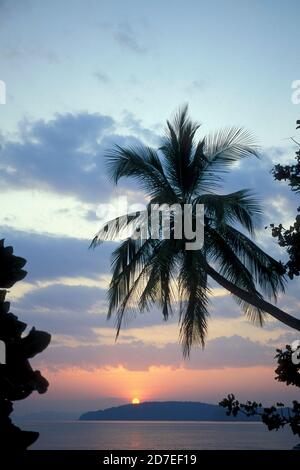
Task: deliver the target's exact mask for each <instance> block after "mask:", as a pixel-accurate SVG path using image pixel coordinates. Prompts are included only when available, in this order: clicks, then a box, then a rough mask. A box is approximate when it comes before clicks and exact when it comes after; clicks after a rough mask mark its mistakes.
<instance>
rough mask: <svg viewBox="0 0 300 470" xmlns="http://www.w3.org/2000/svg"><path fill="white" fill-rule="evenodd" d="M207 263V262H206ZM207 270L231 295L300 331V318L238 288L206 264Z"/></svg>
mask: <svg viewBox="0 0 300 470" xmlns="http://www.w3.org/2000/svg"><path fill="white" fill-rule="evenodd" d="M204 262H205V261H204ZM205 270H206V272H207V274H208V275H209V276H210V277H212V278H213V279H214V280H215V281H216V282H217V283H218V284H220V286H222V287H224V288H225V289H226V290H228V291H229V292H231V294H234V295H236V296H237V297H239V298H240V299H242V300H244V301H245V302H247V303H248V304H251V305H253V306H254V307H257V308H259V309H260V310H263V311H264V312H267V313H269V314H270V315H272V317H274V318H276V320H279V321H280V322H281V323H284V324H285V325H287V326H289V327H290V328H293V329H294V330H297V331H300V320H299V319H298V318H295V317H293V316H292V315H289V314H288V313H286V312H284V311H283V310H281V309H280V308H278V307H276V306H275V305H272V304H270V303H269V302H267V301H266V300H264V299H261V298H259V297H256V296H255V295H253V294H250V293H249V292H247V291H245V290H244V289H241V288H240V287H237V286H236V285H235V284H233V283H232V282H230V281H228V280H227V279H225V278H224V277H223V276H221V274H219V273H218V272H217V271H215V270H214V269H213V268H212V267H211V266H210V265H209V264H208V263H206V262H205Z"/></svg>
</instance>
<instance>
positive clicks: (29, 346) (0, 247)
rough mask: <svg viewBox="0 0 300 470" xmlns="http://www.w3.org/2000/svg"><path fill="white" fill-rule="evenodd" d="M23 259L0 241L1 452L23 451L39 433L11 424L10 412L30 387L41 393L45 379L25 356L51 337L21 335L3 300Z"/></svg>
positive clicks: (23, 273)
mask: <svg viewBox="0 0 300 470" xmlns="http://www.w3.org/2000/svg"><path fill="white" fill-rule="evenodd" d="M25 264H26V260H25V259H24V258H20V257H18V256H15V255H14V254H13V248H12V247H10V246H8V247H5V246H4V240H1V241H0V267H1V272H0V289H1V290H0V340H1V341H3V342H4V344H5V349H6V358H5V363H3V364H0V447H1V450H2V452H3V451H6V450H10V451H13V452H14V453H15V452H18V451H23V450H25V449H26V448H27V447H29V446H30V445H32V444H33V443H34V442H35V441H36V440H37V438H38V436H39V433H37V432H31V431H22V430H21V429H20V428H18V427H17V426H15V425H14V424H13V423H12V421H11V419H10V417H9V416H10V414H11V413H12V411H13V402H14V401H16V400H23V399H24V398H26V397H28V396H29V395H30V394H31V393H32V392H33V391H34V390H36V391H37V392H38V393H45V392H46V391H47V388H48V385H49V384H48V381H47V380H46V379H45V378H44V377H43V376H42V375H41V373H40V371H39V370H33V369H32V367H31V365H30V363H29V359H31V358H33V357H34V356H36V354H39V353H40V352H42V351H43V350H44V349H45V348H46V347H47V346H48V345H49V343H50V340H51V336H50V335H49V333H46V332H44V331H37V330H36V329H35V328H32V329H31V331H30V332H29V333H28V335H27V336H25V337H22V333H23V332H24V331H25V329H26V327H27V325H26V323H23V322H22V321H20V320H19V319H18V317H17V316H16V315H14V314H13V313H11V312H10V303H9V302H6V301H5V296H6V290H5V289H8V288H10V287H12V286H13V285H14V284H15V283H16V282H17V281H20V280H21V279H23V278H24V277H25V276H26V274H27V273H26V271H24V270H23V267H24V266H25Z"/></svg>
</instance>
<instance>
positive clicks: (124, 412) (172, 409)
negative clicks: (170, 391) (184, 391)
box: [79, 401, 259, 421]
mask: <svg viewBox="0 0 300 470" xmlns="http://www.w3.org/2000/svg"><path fill="white" fill-rule="evenodd" d="M79 420H80V421H99V420H100V421H237V419H236V418H233V417H232V416H227V415H226V412H225V410H224V408H221V407H220V406H218V405H212V404H209V403H201V402H191V401H162V402H160V401H152V402H143V403H139V404H132V403H130V404H128V405H121V406H115V407H113V408H107V409H105V410H97V411H88V412H87V413H83V414H82V415H81V416H80V417H79ZM238 420H239V421H249V418H246V417H243V416H240V417H239V419H238ZM251 421H259V419H258V418H255V417H254V418H251Z"/></svg>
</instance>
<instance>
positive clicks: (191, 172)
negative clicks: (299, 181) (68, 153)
mask: <svg viewBox="0 0 300 470" xmlns="http://www.w3.org/2000/svg"><path fill="white" fill-rule="evenodd" d="M198 128H199V126H198V125H197V124H196V123H194V122H192V121H191V119H190V118H189V116H188V108H187V106H186V107H184V108H183V109H181V110H179V112H178V113H177V114H176V115H175V117H174V120H173V122H172V123H170V122H169V121H167V129H166V135H165V137H164V138H163V141H162V145H161V147H160V148H159V149H158V150H157V151H156V150H154V149H152V148H149V147H146V146H140V147H138V148H123V147H120V146H116V147H115V148H114V149H113V150H112V151H111V152H110V153H109V154H108V156H107V164H108V171H109V174H110V176H111V178H112V180H113V181H114V183H115V184H117V183H118V181H119V180H120V179H121V178H123V177H126V178H127V177H128V178H133V179H135V180H136V181H137V182H138V183H139V184H140V186H141V188H142V189H143V190H144V191H145V194H146V195H147V196H148V199H149V206H148V207H147V210H146V211H145V214H146V217H149V213H150V212H149V208H150V204H168V205H172V204H180V206H181V207H182V206H183V204H186V203H189V204H192V206H193V207H196V204H204V207H205V218H204V222H205V224H204V244H203V247H202V248H201V249H199V250H196V251H190V250H187V249H186V248H185V242H186V240H185V239H184V238H183V239H181V240H178V239H176V238H175V237H174V223H173V224H172V223H171V237H170V239H165V238H164V237H159V238H158V239H153V238H151V237H150V236H149V237H145V238H144V239H143V240H142V239H141V238H136V237H128V238H126V239H125V240H124V241H122V242H121V243H120V244H119V246H118V248H117V249H116V250H115V251H114V252H113V255H112V279H111V283H110V286H109V291H108V298H109V311H108V318H110V317H111V316H112V315H113V314H114V313H115V315H116V326H117V336H118V334H119V331H120V328H121V326H122V323H123V320H124V317H125V314H128V313H129V312H133V313H135V312H136V311H143V310H145V309H148V310H149V309H150V307H151V306H152V305H153V304H154V303H156V304H159V305H160V307H161V310H162V314H163V317H164V319H165V320H167V319H168V318H169V316H170V315H171V314H172V312H173V310H174V308H175V307H174V306H177V305H178V310H179V323H180V340H181V342H182V346H183V353H184V355H188V354H189V352H190V349H191V346H192V345H193V344H197V343H198V344H201V345H202V346H204V343H205V336H206V332H207V320H208V316H209V313H208V304H209V293H210V290H209V284H208V278H209V277H210V278H212V279H213V280H214V281H216V282H217V283H218V284H219V285H221V286H222V287H224V288H225V289H227V290H228V291H229V292H230V293H231V294H232V295H233V297H234V298H235V300H236V301H237V302H238V303H239V304H240V305H241V307H242V308H243V310H244V311H245V313H246V314H247V316H248V317H249V318H250V319H251V320H252V321H254V322H257V323H259V324H260V325H262V324H263V322H264V319H265V315H266V312H267V313H269V314H271V315H272V316H273V317H275V318H277V319H278V320H280V321H282V322H283V323H285V324H287V325H289V326H291V327H292V328H295V329H297V330H298V331H300V320H298V319H296V318H294V317H292V316H291V315H289V314H287V313H286V312H283V311H282V310H281V309H279V308H277V307H276V306H274V305H272V304H271V303H269V302H268V301H267V300H265V299H264V295H265V296H267V297H268V298H269V299H273V300H276V296H277V293H278V292H279V291H283V290H284V282H285V281H284V270H283V267H282V264H281V263H279V262H277V261H276V260H275V259H273V258H272V257H271V256H269V255H268V254H266V253H265V252H264V251H263V250H262V249H261V248H259V247H258V246H257V245H256V244H255V243H254V242H253V240H252V239H251V237H253V235H254V233H255V228H256V226H257V222H258V219H259V216H260V214H261V208H260V205H259V203H258V201H257V200H256V199H255V197H254V196H253V194H252V193H251V191H249V190H247V189H242V190H240V191H237V192H234V193H230V194H216V193H215V192H214V191H215V190H216V189H218V187H219V186H220V183H221V181H222V176H223V175H224V173H226V172H227V171H228V170H229V169H230V166H231V165H232V164H233V163H235V162H238V161H239V160H240V159H242V158H245V157H248V156H257V147H256V145H255V143H254V140H253V138H252V136H251V135H250V134H249V133H248V132H247V131H245V130H244V129H242V128H230V129H227V130H222V131H219V132H217V133H215V134H213V135H211V136H208V137H206V138H204V139H202V140H200V141H198V142H196V140H195V134H196V131H197V129H198ZM139 216H140V214H139V213H138V214H129V215H128V217H127V215H124V216H123V217H119V218H118V219H115V221H111V222H116V223H108V224H106V225H105V226H104V227H103V228H102V229H101V230H100V231H99V232H98V233H97V235H96V236H95V238H94V239H93V241H92V243H91V246H92V247H95V246H97V245H98V244H99V243H101V242H103V241H104V240H107V239H112V237H117V236H118V235H120V232H121V231H122V230H123V229H124V227H125V226H126V227H128V226H129V227H131V229H132V230H136V228H137V227H135V223H136V221H137V219H138V217H139ZM149 225H150V221H149ZM237 225H238V226H240V228H241V230H242V231H240V230H238V228H237ZM172 234H173V236H172ZM247 234H248V235H249V236H248V235H247Z"/></svg>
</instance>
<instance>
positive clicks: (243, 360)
mask: <svg viewBox="0 0 300 470" xmlns="http://www.w3.org/2000/svg"><path fill="white" fill-rule="evenodd" d="M273 357H274V348H273V347H272V346H270V345H262V344H260V343H258V342H255V341H251V340H250V339H248V338H243V337H241V336H238V335H234V336H231V337H229V338H228V337H219V338H216V339H214V340H211V341H209V342H208V343H207V347H206V348H205V350H204V351H203V350H201V349H194V350H193V352H192V356H191V359H190V360H186V361H183V359H182V353H181V350H180V347H179V346H178V344H177V343H169V344H166V345H164V346H162V347H158V346H155V345H149V344H144V343H143V342H142V341H132V342H131V343H130V344H124V343H123V344H122V343H116V344H98V345H86V346H85V345H81V346H77V347H73V348H72V347H71V348H70V347H66V346H55V347H52V348H50V347H49V349H48V350H47V353H45V354H44V360H45V361H46V362H47V366H48V367H50V368H54V369H57V370H59V369H62V368H65V367H72V366H74V367H79V368H82V369H86V370H92V369H93V368H103V367H119V366H122V367H124V368H126V369H128V370H136V371H141V370H148V369H149V368H150V367H154V366H157V367H162V366H169V367H171V368H180V367H185V368H188V369H197V370H207V369H223V368H227V367H228V368H229V367H230V368H232V367H234V368H243V367H252V366H254V365H261V366H263V365H267V366H269V365H270V364H271V363H272V361H273Z"/></svg>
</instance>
